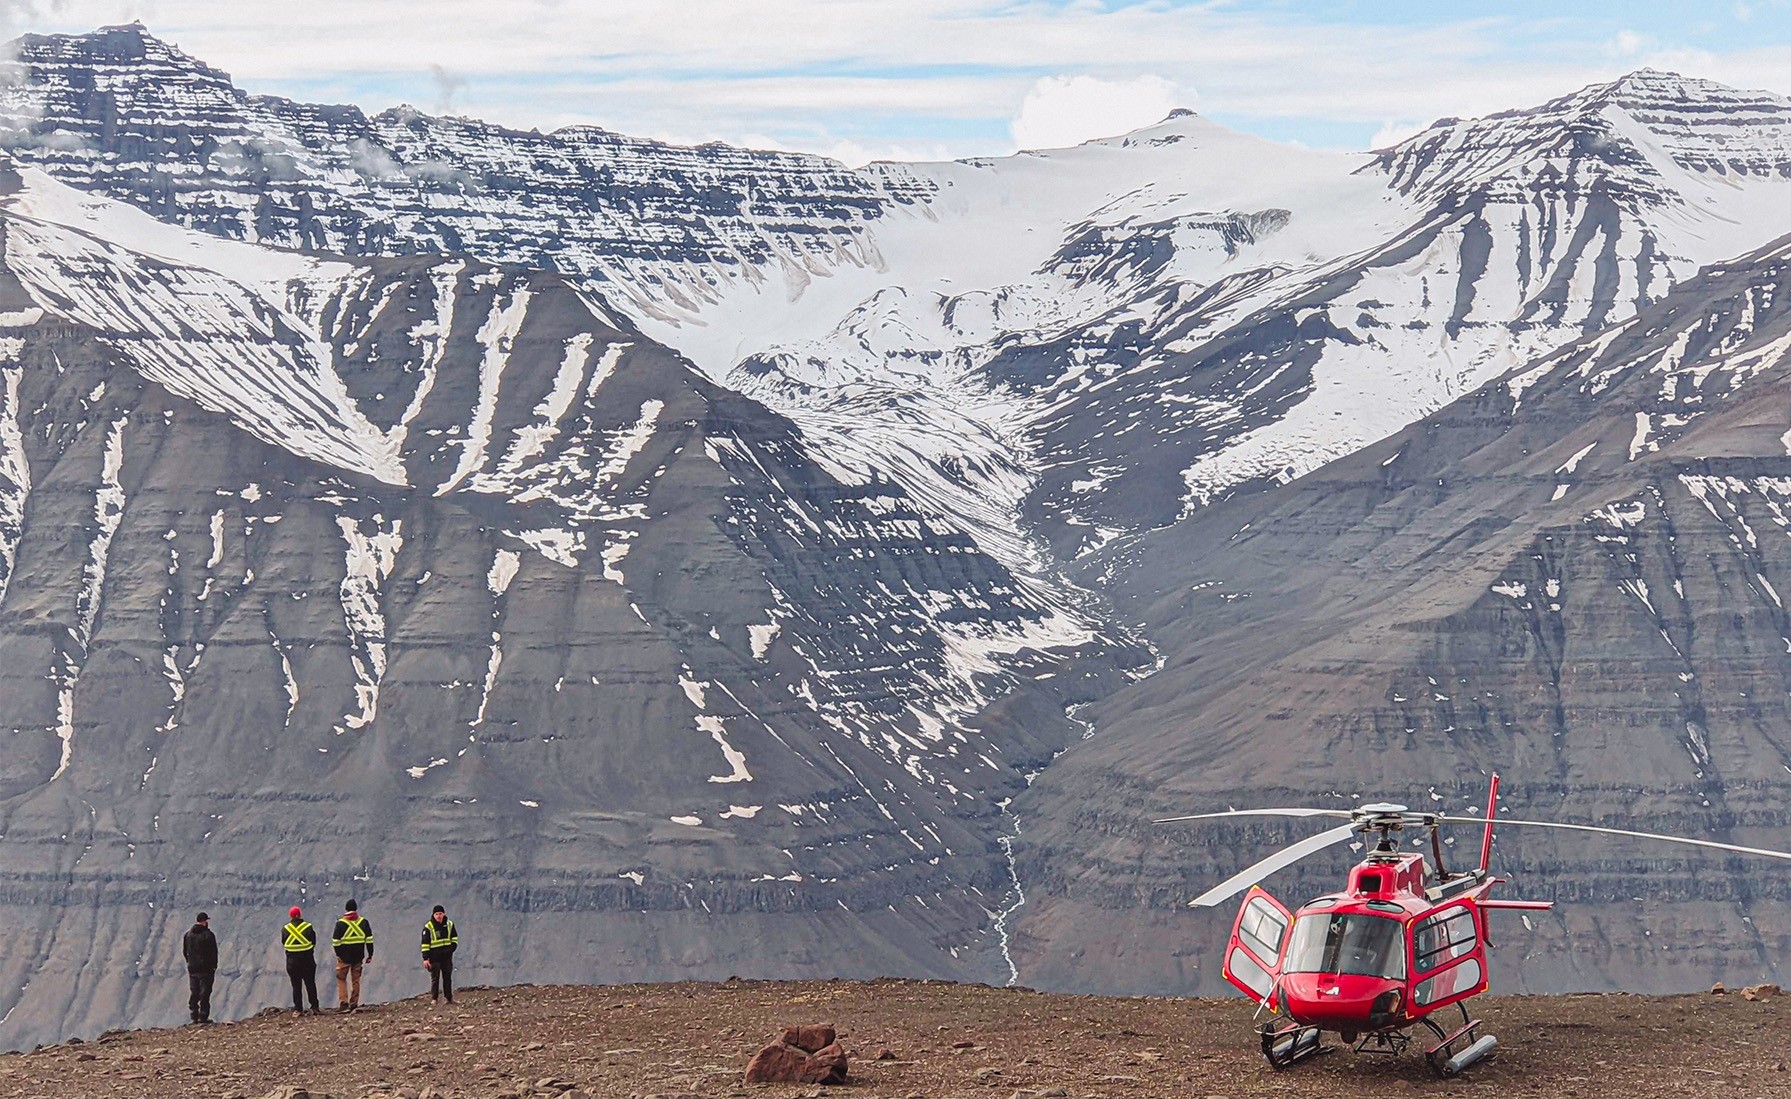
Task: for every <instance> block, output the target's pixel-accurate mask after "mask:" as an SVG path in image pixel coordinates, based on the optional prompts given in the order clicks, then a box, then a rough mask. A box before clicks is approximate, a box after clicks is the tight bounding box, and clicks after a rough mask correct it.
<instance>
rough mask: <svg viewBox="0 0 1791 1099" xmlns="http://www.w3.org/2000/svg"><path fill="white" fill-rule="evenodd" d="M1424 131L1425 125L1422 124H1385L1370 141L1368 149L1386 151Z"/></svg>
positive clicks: (1375, 132)
mask: <svg viewBox="0 0 1791 1099" xmlns="http://www.w3.org/2000/svg"><path fill="white" fill-rule="evenodd" d="M1424 130H1425V123H1422V122H1383V123H1382V124H1381V128H1380V129H1378V130H1376V131H1374V136H1373V137H1372V138H1370V139H1369V140H1368V147H1369V148H1370V149H1385V148H1388V147H1390V146H1393V145H1397V144H1399V143H1400V142H1401V141H1404V140H1405V139H1406V138H1408V137H1415V136H1417V135H1418V134H1421V133H1423V132H1424Z"/></svg>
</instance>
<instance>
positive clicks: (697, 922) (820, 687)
mask: <svg viewBox="0 0 1791 1099" xmlns="http://www.w3.org/2000/svg"><path fill="white" fill-rule="evenodd" d="M8 187H9V190H10V193H9V194H8V195H7V196H6V198H5V200H4V209H3V210H0V226H3V228H4V252H3V254H0V264H3V265H4V276H3V279H0V291H3V292H4V294H5V300H4V301H0V320H3V321H4V324H5V326H6V331H5V333H4V337H3V339H4V343H3V344H0V350H3V351H4V353H5V355H6V361H5V364H4V369H3V371H0V378H3V380H4V388H3V390H0V392H3V395H4V402H3V403H0V598H3V603H0V607H3V613H0V697H4V698H5V700H6V719H5V727H6V734H7V737H8V742H9V744H10V746H11V747H10V749H9V751H8V752H6V753H5V757H4V760H3V761H0V803H3V804H4V806H5V809H4V821H3V824H0V831H3V835H4V838H5V842H4V844H0V882H3V883H4V885H3V886H0V896H3V901H0V903H4V905H5V906H6V908H7V910H8V912H9V913H11V914H10V915H9V916H8V923H9V925H10V926H13V927H15V928H18V929H19V931H18V933H17V934H16V935H15V936H14V937H13V940H12V942H11V944H10V945H9V947H8V949H7V951H6V952H5V955H4V957H5V965H6V967H7V972H6V973H5V974H0V977H4V979H5V980H6V981H7V982H8V987H9V988H10V989H13V990H14V991H12V992H10V993H9V994H8V996H7V998H6V1000H5V1009H6V1011H7V1021H6V1023H5V1024H4V1026H3V1027H0V1042H4V1043H5V1044H8V1045H12V1044H20V1043H28V1042H30V1041H33V1040H38V1039H43V1038H47V1037H50V1036H53V1035H57V1034H62V1033H67V1032H71V1031H73V1032H81V1031H91V1030H94V1029H96V1028H97V1027H100V1026H104V1025H107V1024H111V1023H114V1022H118V1021H120V1020H122V1019H125V1018H133V1019H155V1018H166V1017H170V1016H172V1015H174V1014H176V1013H177V1006H176V1005H177V1003H178V1000H179V988H178V982H177V981H176V980H174V979H173V973H174V971H175V970H177V968H178V951H177V950H176V946H177V942H176V940H177V939H178V936H179V934H180V932H181V931H182V930H184V925H185V922H186V921H187V920H188V919H190V916H191V911H190V910H192V909H195V908H207V909H209V910H210V911H211V912H212V913H213V914H214V916H215V917H216V918H217V922H218V924H219V926H220V930H222V931H223V932H224V938H225V942H226V944H227V950H226V958H227V961H226V968H227V970H228V971H229V972H230V974H231V975H232V976H233V977H235V978H237V979H234V980H232V981H230V982H228V984H227V985H226V986H225V987H226V989H227V991H226V993H225V996H226V999H225V1001H224V1003H223V1005H222V1008H223V1010H225V1011H227V1012H228V1011H236V1010H243V1009H247V1008H251V1007H254V1006H259V1005H260V1004H262V1003H264V1002H266V1001H267V1000H269V999H271V998H273V996H274V994H275V992H274V986H276V985H277V984H278V982H279V977H278V976H277V975H276V974H274V973H273V972H272V970H271V967H272V966H273V965H274V964H276V963H277V959H278V954H277V944H276V943H275V941H274V938H273V937H272V935H273V933H272V931H271V928H273V927H274V926H275V924H277V923H278V920H277V918H275V916H274V914H276V913H278V912H280V911H283V909H284V907H285V906H286V905H287V904H289V903H292V902H294V901H299V902H302V903H306V904H308V905H309V906H310V907H311V908H312V909H313V915H314V916H315V917H317V918H320V919H322V918H325V917H326V916H328V914H329V912H328V910H329V909H330V908H331V906H333V905H336V904H339V903H341V902H342V901H343V900H345V899H346V898H347V897H348V896H350V895H356V896H358V897H359V898H360V899H361V900H362V903H363V905H364V906H365V907H366V908H367V909H368V911H369V912H370V914H375V919H376V925H377V926H381V927H383V928H389V929H390V930H389V931H388V932H387V934H389V935H391V936H392V938H393V939H396V940H397V943H396V947H397V949H396V951H395V952H394V956H395V957H397V958H399V959H406V958H408V952H407V951H405V942H406V941H407V939H408V937H409V936H410V934H412V933H413V928H412V926H411V925H412V924H414V923H417V921H418V920H420V918H421V917H420V916H419V915H418V913H421V912H426V911H427V905H428V904H429V903H430V902H431V901H432V900H440V901H444V902H445V903H447V904H448V905H449V906H450V907H451V908H452V909H454V910H455V911H456V912H457V913H458V914H459V916H458V918H459V919H460V920H461V923H462V926H463V928H464V929H465V932H466V934H467V935H468V937H469V940H471V941H476V943H477V948H476V949H475V950H473V951H471V952H470V957H469V961H470V962H471V972H469V974H468V975H467V977H466V978H465V979H466V980H469V981H476V980H482V979H508V978H510V977H514V976H516V975H518V974H522V973H528V972H532V973H536V974H539V975H541V976H549V975H554V976H558V977H567V978H570V977H575V976H576V977H584V978H613V977H621V976H625V975H633V976H641V977H651V976H662V977H663V976H672V975H677V974H689V973H704V974H709V975H711V976H726V975H728V974H729V973H734V972H740V973H748V972H761V973H768V972H785V971H792V970H810V969H813V970H818V971H828V972H832V971H835V970H841V971H854V972H864V973H872V972H883V971H914V972H924V973H935V974H944V973H949V972H962V971H965V968H966V967H971V970H972V971H976V970H975V969H974V967H975V966H977V965H978V964H982V965H989V964H991V963H989V962H988V961H984V962H981V963H978V962H976V961H974V960H973V959H974V958H984V959H987V958H988V957H989V956H990V955H991V954H994V953H995V952H996V948H995V946H994V945H993V940H992V939H991V936H990V924H989V915H988V910H989V909H990V908H993V907H995V905H996V903H997V899H998V898H999V897H1000V896H1001V895H1002V894H1003V893H1004V892H1005V891H1006V890H1007V889H1008V888H1009V886H1010V878H1009V875H1008V869H1007V866H1006V862H1005V859H1004V857H1003V854H1002V850H1001V848H1000V847H999V846H998V845H997V844H996V842H995V837H996V836H998V835H999V834H1000V833H1001V831H1002V830H1003V828H1004V825H1003V824H1002V822H1001V817H1000V811H999V809H998V808H997V803H999V802H1000V801H1002V800H1003V799H1004V798H1006V797H1007V796H1010V795H1011V794H1012V793H1013V792H1015V791H1017V790H1018V789H1020V788H1021V787H1023V785H1024V782H1023V778H1022V776H1023V774H1025V773H1026V772H1029V771H1032V770H1036V769H1037V768H1038V767H1040V766H1042V765H1043V764H1044V763H1045V762H1046V761H1047V760H1048V759H1049V758H1050V757H1051V756H1052V755H1053V754H1054V753H1055V752H1057V751H1059V750H1061V749H1062V748H1063V747H1064V745H1065V744H1066V743H1067V742H1068V741H1069V740H1070V739H1072V735H1073V733H1075V732H1079V730H1078V729H1077V727H1075V726H1073V725H1071V723H1069V722H1068V721H1067V720H1066V719H1065V718H1064V717H1063V707H1064V705H1065V704H1066V703H1068V702H1074V701H1077V700H1079V699H1082V698H1085V697H1088V696H1090V695H1091V693H1094V692H1098V691H1099V690H1100V689H1101V688H1100V686H1099V683H1100V680H1101V678H1102V677H1103V676H1110V675H1112V674H1114V673H1115V672H1116V665H1115V664H1114V662H1113V660H1111V659H1109V658H1106V657H1103V656H1100V655H1099V653H1100V652H1101V651H1103V650H1105V649H1110V647H1111V646H1110V645H1109V643H1107V642H1104V641H1103V640H1102V639H1101V638H1100V637H1099V630H1098V627H1097V626H1096V625H1094V624H1093V623H1091V622H1090V621H1088V620H1086V619H1085V618H1083V617H1082V616H1081V615H1080V614H1079V613H1078V612H1077V611H1076V610H1075V609H1074V608H1066V607H1062V606H1059V605H1056V604H1053V603H1052V602H1050V600H1049V599H1047V598H1046V597H1045V596H1044V595H1043V594H1041V593H1040V592H1038V591H1036V590H1034V589H1032V588H1030V587H1029V586H1027V585H1026V584H1024V583H1023V582H1021V581H1020V580H1017V579H1016V578H1015V577H1014V576H1013V575H1012V574H1011V573H1009V572H1008V571H1007V570H1005V569H1004V568H1003V567H1002V566H1001V565H999V564H998V563H996V562H995V561H993V560H992V559H990V558H989V557H987V556H986V555H984V554H982V553H980V552H979V551H978V550H977V549H976V547H975V546H974V545H973V544H972V543H971V542H970V541H969V540H968V539H967V538H965V537H964V536H963V535H961V534H955V533H952V532H949V531H942V530H939V529H936V528H934V527H932V526H931V525H929V523H928V522H927V520H926V519H925V518H924V517H923V516H922V515H920V514H919V513H918V512H917V511H916V510H915V509H914V508H913V507H912V506H911V504H910V503H909V502H908V501H907V499H906V498H905V496H904V494H903V493H902V492H901V490H900V489H899V488H897V487H895V486H893V485H889V484H879V485H873V486H853V485H844V484H841V483H839V482H837V481H835V480H833V479H832V478H830V477H829V476H828V475H827V474H826V473H825V472H824V471H823V470H821V469H820V468H818V467H817V466H816V465H815V464H814V462H813V461H812V460H811V459H810V458H809V457H808V454H807V449H806V445H805V444H804V442H803V440H802V439H801V438H800V437H799V436H798V435H797V434H796V433H795V432H794V430H793V429H792V428H791V426H790V425H789V424H788V423H787V422H786V421H784V420H782V419H780V418H779V417H777V416H776V415H774V414H772V413H770V412H768V411H766V410H765V409H764V408H763V407H761V406H759V405H757V404H754V403H753V402H751V401H749V400H746V399H744V398H741V397H738V396H735V395H733V394H730V393H728V392H726V391H724V390H720V389H717V388H716V387H715V386H714V385H712V384H711V383H709V382H707V381H706V380H704V379H703V378H702V377H701V376H700V375H698V374H696V373H694V372H693V371H692V370H691V369H690V368H689V366H688V364H686V363H685V362H684V361H683V360H681V359H680V358H679V357H678V356H677V355H676V354H674V353H672V352H670V351H668V350H667V349H665V348H663V347H661V346H659V345H657V344H655V343H654V342H653V341H651V340H649V339H647V338H645V337H644V336H642V335H641V334H640V333H639V332H638V331H636V330H635V329H634V328H633V327H632V326H630V325H629V324H627V323H626V322H624V321H620V320H618V319H616V318H615V317H614V316H613V315H612V314H611V313H610V312H609V311H608V310H607V309H606V307H604V306H603V305H602V304H601V303H599V302H596V301H593V300H592V299H591V298H589V297H588V296H587V295H586V294H584V293H583V292H581V291H580V290H578V289H577V288H575V287H573V286H571V285H569V284H568V283H567V282H566V281H565V280H564V279H563V278H562V277H560V276H557V275H553V274H544V273H540V272H531V271H527V270H521V269H512V268H499V267H491V266H487V265H483V264H480V263H477V262H470V261H463V260H457V259H441V258H434V257H431V258H417V259H393V260H379V261H374V262H368V263H361V264H349V263H342V262H337V261H327V262H320V261H314V260H309V259H306V258H304V257H301V256H297V255H284V254H274V253H268V252H266V251H264V250H260V249H256V248H253V247H250V246H247V245H230V244H222V243H218V242H215V241H211V240H209V239H208V238H205V237H201V236H196V235H194V234H191V233H187V232H184V231H179V230H170V229H167V228H165V227H163V226H160V225H158V224H156V223H154V222H153V221H151V220H150V219H148V218H146V217H144V216H143V215H141V214H138V213H136V212H135V211H132V210H129V209H128V208H121V207H118V206H117V205H116V204H113V203H110V202H107V201H104V200H97V201H96V200H93V199H85V198H81V197H79V196H78V195H76V194H75V193H73V192H70V191H68V190H67V189H66V188H64V187H62V186H61V185H59V184H56V183H54V182H52V181H50V180H49V179H47V178H46V177H44V176H43V175H42V174H41V173H38V172H35V171H26V172H23V173H22V174H21V173H12V175H11V176H10V179H9V182H8ZM121 242H129V245H128V246H127V244H126V243H121ZM1102 669H1105V671H1103V670H1102ZM382 913H383V915H384V918H383V919H381V918H380V915H379V914H382ZM76 927H79V928H80V929H81V930H80V931H79V932H77V931H76V930H75V929H76ZM724 927H725V929H726V930H725V931H720V929H721V928H724ZM718 932H719V933H718ZM475 935H476V936H477V938H476V940H474V939H473V936H475ZM959 954H962V956H963V957H962V960H959V958H958V955H959ZM992 972H993V970H991V973H992ZM407 977H408V962H407V963H406V965H405V968H403V969H400V968H399V967H398V966H393V967H392V969H391V970H390V971H389V976H388V975H384V974H382V975H381V977H380V984H379V985H378V986H377V987H379V988H380V990H381V991H382V992H384V991H396V990H397V989H399V988H402V987H405V985H404V984H403V983H402V982H404V981H405V980H406V978H407ZM14 978H17V979H16V980H14Z"/></svg>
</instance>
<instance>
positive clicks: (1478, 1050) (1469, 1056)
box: [1443, 1034, 1499, 1076]
mask: <svg viewBox="0 0 1791 1099" xmlns="http://www.w3.org/2000/svg"><path fill="white" fill-rule="evenodd" d="M1497 1048H1499V1040H1498V1038H1496V1037H1494V1036H1493V1035H1491V1034H1487V1035H1483V1036H1482V1037H1481V1038H1480V1040H1479V1041H1477V1042H1475V1043H1474V1044H1473V1045H1471V1046H1469V1047H1468V1048H1466V1049H1464V1050H1462V1051H1461V1052H1460V1053H1457V1054H1456V1055H1455V1056H1453V1057H1451V1058H1449V1059H1448V1060H1447V1061H1444V1062H1443V1075H1444V1076H1456V1075H1459V1074H1460V1073H1461V1072H1462V1071H1463V1070H1464V1069H1467V1068H1469V1067H1470V1066H1472V1065H1476V1064H1479V1063H1480V1062H1481V1061H1484V1060H1486V1058H1487V1057H1489V1056H1491V1055H1492V1052H1493V1050H1495V1049H1497Z"/></svg>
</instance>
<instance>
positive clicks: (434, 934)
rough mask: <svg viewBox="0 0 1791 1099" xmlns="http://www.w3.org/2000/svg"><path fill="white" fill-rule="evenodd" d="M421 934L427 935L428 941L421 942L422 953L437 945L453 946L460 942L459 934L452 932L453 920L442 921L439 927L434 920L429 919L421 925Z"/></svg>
mask: <svg viewBox="0 0 1791 1099" xmlns="http://www.w3.org/2000/svg"><path fill="white" fill-rule="evenodd" d="M423 934H425V935H427V936H429V941H427V942H425V943H424V944H423V953H425V954H427V953H429V952H430V951H431V950H434V949H436V948H437V947H441V946H455V945H457V944H458V943H459V942H460V936H458V935H456V934H454V921H453V920H448V921H446V922H444V923H443V924H442V925H441V926H440V927H437V926H436V923H435V921H434V920H430V921H429V922H428V923H426V924H424V925H423Z"/></svg>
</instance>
